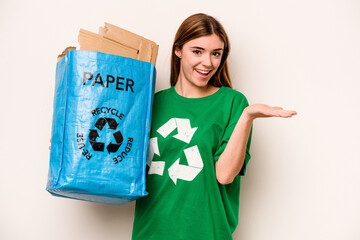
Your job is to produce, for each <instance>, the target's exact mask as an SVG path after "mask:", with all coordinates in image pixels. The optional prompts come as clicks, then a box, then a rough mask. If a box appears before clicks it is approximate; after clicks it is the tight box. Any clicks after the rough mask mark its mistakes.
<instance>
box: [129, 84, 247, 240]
mask: <svg viewBox="0 0 360 240" xmlns="http://www.w3.org/2000/svg"><path fill="white" fill-rule="evenodd" d="M247 106H248V102H247V100H246V98H245V96H244V95H243V94H242V93H240V92H237V91H235V90H233V89H231V88H227V87H221V88H220V89H219V90H218V91H217V92H216V93H214V94H212V95H210V96H207V97H203V98H185V97H182V96H180V95H179V94H177V93H176V91H175V89H174V87H172V88H169V89H166V90H163V91H160V92H158V93H156V94H155V97H154V104H153V113H152V114H153V116H152V130H151V139H150V146H149V156H148V168H147V177H146V190H147V191H148V193H149V194H148V195H147V196H146V197H143V198H140V199H138V200H137V202H136V209H135V219H134V228H133V236H132V239H133V240H180V239H181V240H228V239H232V233H233V232H234V230H235V228H236V226H237V224H238V211H239V194H240V176H237V177H235V179H234V181H233V182H232V183H231V184H228V185H221V184H219V183H218V182H217V179H216V173H215V162H216V161H217V159H218V158H219V156H220V154H221V153H222V152H223V150H224V149H225V146H226V144H227V142H228V140H229V138H230V136H231V133H232V131H233V129H234V127H235V125H236V123H237V121H238V119H239V117H240V115H241V113H242V112H243V110H244V108H245V107H247ZM250 141H251V135H250V138H249V141H248V145H247V151H246V157H245V162H244V165H243V167H242V169H241V171H240V173H239V175H244V174H245V171H246V166H247V163H248V161H249V159H250V154H249V147H250Z"/></svg>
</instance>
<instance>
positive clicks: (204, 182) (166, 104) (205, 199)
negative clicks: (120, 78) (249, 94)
mask: <svg viewBox="0 0 360 240" xmlns="http://www.w3.org/2000/svg"><path fill="white" fill-rule="evenodd" d="M229 50H230V44H229V40H228V37H227V35H226V32H225V30H224V28H223V27H222V26H221V24H220V23H219V22H218V21H217V20H216V19H214V18H213V17H211V16H208V15H205V14H195V15H192V16H190V17H189V18H187V19H186V20H185V21H184V22H183V23H182V24H181V26H180V28H179V29H178V31H177V33H176V36H175V41H174V44H173V49H172V58H171V77H170V83H171V88H169V89H166V90H163V91H160V92H158V93H156V94H155V97H154V104H153V118H152V131H151V140H150V142H151V144H150V149H149V159H148V165H149V168H148V175H147V179H146V189H147V191H148V193H149V194H148V196H146V197H144V198H141V199H139V200H137V203H136V210H135V219H134V228H133V236H132V238H133V240H140V239H141V240H151V239H154V240H162V239H164V240H177V239H179V240H180V239H184V240H215V239H216V240H228V239H232V233H233V232H234V230H235V228H236V226H237V223H238V211H239V193H240V177H241V175H244V174H245V171H246V166H247V163H248V161H249V159H250V154H249V147H250V142H251V127H252V123H253V121H254V119H256V118H260V117H291V116H292V115H294V114H296V112H295V111H286V110H283V109H282V108H280V107H269V106H267V105H264V104H256V105H251V106H249V104H248V102H247V100H246V98H245V96H244V95H243V94H242V93H240V92H238V91H235V90H233V89H231V80H230V75H229V72H228V67H227V57H228V54H229Z"/></svg>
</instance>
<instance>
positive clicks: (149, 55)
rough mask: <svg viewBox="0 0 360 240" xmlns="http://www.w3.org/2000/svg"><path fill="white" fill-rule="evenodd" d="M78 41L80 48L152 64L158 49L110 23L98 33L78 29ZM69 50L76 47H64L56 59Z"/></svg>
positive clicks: (153, 44) (149, 42) (154, 44)
mask: <svg viewBox="0 0 360 240" xmlns="http://www.w3.org/2000/svg"><path fill="white" fill-rule="evenodd" d="M78 41H79V44H80V50H87V51H97V52H102V53H108V54H114V55H119V56H123V57H128V58H132V59H136V60H140V61H145V62H150V63H154V64H155V63H156V58H157V54H158V50H159V46H158V45H157V44H156V43H155V42H153V41H151V40H149V39H146V38H144V37H142V36H139V35H137V34H135V33H132V32H130V31H127V30H125V29H122V28H120V27H117V26H115V25H112V24H110V23H105V26H104V27H100V28H99V34H96V33H93V32H90V31H87V30H84V29H80V31H79V35H78ZM71 50H76V48H75V47H68V48H66V49H65V50H64V51H63V52H62V54H60V55H59V56H58V61H59V60H60V59H61V58H62V57H63V56H65V55H66V51H71Z"/></svg>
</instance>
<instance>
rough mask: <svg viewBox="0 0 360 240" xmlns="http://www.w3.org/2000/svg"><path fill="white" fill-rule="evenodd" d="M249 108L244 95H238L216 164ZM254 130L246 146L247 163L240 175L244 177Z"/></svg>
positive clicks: (215, 157)
mask: <svg viewBox="0 0 360 240" xmlns="http://www.w3.org/2000/svg"><path fill="white" fill-rule="evenodd" d="M247 106H249V103H248V101H247V99H246V97H245V96H244V95H242V94H241V93H239V94H238V95H236V96H234V99H233V101H232V104H231V111H230V112H231V113H230V115H229V120H228V124H227V126H226V128H225V130H224V133H223V136H222V138H221V140H220V142H219V145H218V148H217V150H216V152H215V155H214V159H215V162H216V161H217V160H218V159H219V157H220V155H221V154H222V152H223V151H224V150H225V147H226V145H227V143H228V141H229V139H230V137H231V134H232V132H233V131H234V128H235V126H236V124H237V122H238V120H239V118H240V116H241V114H242V112H243V111H244V109H245V108H246V107H247ZM252 129H253V128H252V127H251V130H250V135H249V139H248V142H247V146H246V153H245V161H244V164H243V166H242V168H241V170H240V172H239V174H238V175H242V176H243V175H245V172H246V167H247V164H248V162H249V160H250V158H251V155H250V145H251V137H252Z"/></svg>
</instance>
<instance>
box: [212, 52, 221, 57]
mask: <svg viewBox="0 0 360 240" xmlns="http://www.w3.org/2000/svg"><path fill="white" fill-rule="evenodd" d="M213 55H214V56H215V57H220V56H221V53H219V52H214V53H213Z"/></svg>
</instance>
